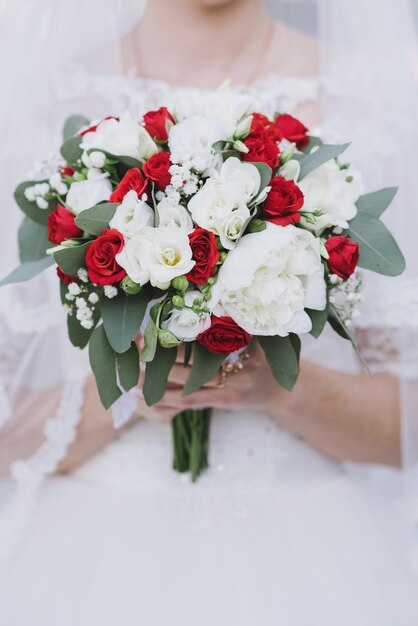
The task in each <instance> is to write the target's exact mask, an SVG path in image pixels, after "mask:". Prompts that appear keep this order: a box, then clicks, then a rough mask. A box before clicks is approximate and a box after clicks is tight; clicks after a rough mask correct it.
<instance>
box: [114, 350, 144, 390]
mask: <svg viewBox="0 0 418 626" xmlns="http://www.w3.org/2000/svg"><path fill="white" fill-rule="evenodd" d="M115 357H116V367H117V372H118V377H119V382H120V384H121V385H122V387H123V388H124V389H125V391H129V390H130V389H132V388H133V387H135V386H136V385H137V384H138V380H139V353H138V348H137V345H136V343H135V342H132V344H131V347H130V348H129V350H127V351H126V352H123V353H122V354H116V355H115Z"/></svg>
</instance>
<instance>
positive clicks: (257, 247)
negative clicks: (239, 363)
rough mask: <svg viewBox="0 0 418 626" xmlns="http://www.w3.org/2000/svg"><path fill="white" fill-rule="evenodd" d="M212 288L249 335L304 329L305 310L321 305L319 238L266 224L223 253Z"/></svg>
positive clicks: (306, 324) (307, 323)
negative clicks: (224, 259)
mask: <svg viewBox="0 0 418 626" xmlns="http://www.w3.org/2000/svg"><path fill="white" fill-rule="evenodd" d="M218 283H219V286H218ZM216 288H217V289H216V291H217V293H218V294H219V296H218V297H219V301H220V304H221V305H222V306H223V307H224V309H225V310H226V311H227V313H228V315H230V316H231V317H232V318H233V319H234V320H235V321H236V322H237V324H239V325H240V326H241V327H242V328H244V329H245V330H246V331H247V332H248V333H250V334H254V335H265V336H273V335H280V336H282V337H284V336H286V335H288V334H289V333H297V334H303V333H308V332H309V331H310V330H311V328H312V323H311V320H310V318H309V315H308V314H307V313H306V312H305V308H310V309H317V310H323V309H324V308H325V305H326V287H325V281H324V270H323V265H322V263H321V256H320V253H319V242H318V240H317V239H316V238H315V237H314V236H313V235H312V234H311V233H309V232H307V231H304V230H302V229H300V228H296V227H294V226H286V227H285V228H284V227H281V226H276V225H275V224H267V228H266V230H263V231H261V232H259V233H253V234H249V235H246V236H245V237H243V238H242V239H241V240H240V241H239V243H238V245H237V247H236V248H235V250H233V251H232V252H230V253H229V254H228V257H227V259H226V261H225V263H224V264H223V265H222V267H221V269H220V271H219V277H218V281H217V284H216Z"/></svg>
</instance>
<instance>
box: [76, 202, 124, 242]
mask: <svg viewBox="0 0 418 626" xmlns="http://www.w3.org/2000/svg"><path fill="white" fill-rule="evenodd" d="M117 207H118V204H113V203H103V204H97V205H96V206H94V207H92V208H91V209H86V210H85V211H81V213H79V214H78V215H77V217H76V218H75V223H76V224H77V226H79V228H81V229H82V230H84V231H85V232H87V233H89V235H95V236H96V237H98V236H99V235H101V234H102V233H103V231H104V229H105V228H109V222H110V220H111V219H112V217H113V216H114V214H115V212H116V208H117Z"/></svg>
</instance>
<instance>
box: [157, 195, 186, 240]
mask: <svg viewBox="0 0 418 626" xmlns="http://www.w3.org/2000/svg"><path fill="white" fill-rule="evenodd" d="M157 215H158V228H160V229H163V228H181V229H182V230H183V231H184V232H185V233H187V234H188V233H191V232H192V230H193V221H192V218H191V217H190V214H189V212H188V211H187V209H185V208H184V207H183V206H181V204H173V203H172V202H169V201H168V200H166V199H164V200H161V202H159V203H158V204H157Z"/></svg>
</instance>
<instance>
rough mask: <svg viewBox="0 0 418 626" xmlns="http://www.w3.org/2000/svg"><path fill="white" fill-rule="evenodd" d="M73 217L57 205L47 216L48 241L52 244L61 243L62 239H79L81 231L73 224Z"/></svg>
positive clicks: (69, 212)
mask: <svg viewBox="0 0 418 626" xmlns="http://www.w3.org/2000/svg"><path fill="white" fill-rule="evenodd" d="M74 220H75V215H73V213H71V211H69V210H68V209H66V208H65V207H63V206H61V204H57V208H56V209H55V211H53V213H50V214H49V215H48V239H49V241H51V242H52V243H61V242H62V241H64V239H74V238H76V237H81V235H82V234H83V231H82V230H81V228H79V227H78V226H77V224H76V223H75V221H74Z"/></svg>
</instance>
